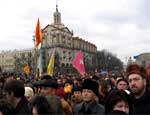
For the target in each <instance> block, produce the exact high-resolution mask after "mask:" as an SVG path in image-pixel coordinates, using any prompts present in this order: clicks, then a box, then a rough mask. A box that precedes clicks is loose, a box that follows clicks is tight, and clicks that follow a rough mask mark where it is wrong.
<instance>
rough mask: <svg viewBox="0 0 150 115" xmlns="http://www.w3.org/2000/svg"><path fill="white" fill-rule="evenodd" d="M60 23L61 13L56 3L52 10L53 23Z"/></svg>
mask: <svg viewBox="0 0 150 115" xmlns="http://www.w3.org/2000/svg"><path fill="white" fill-rule="evenodd" d="M60 24H61V13H60V12H59V11H58V5H57V4H56V11H55V12H54V25H60Z"/></svg>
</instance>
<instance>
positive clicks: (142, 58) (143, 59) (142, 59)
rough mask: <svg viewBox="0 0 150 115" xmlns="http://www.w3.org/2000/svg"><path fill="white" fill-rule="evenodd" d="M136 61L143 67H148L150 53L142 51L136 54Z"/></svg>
mask: <svg viewBox="0 0 150 115" xmlns="http://www.w3.org/2000/svg"><path fill="white" fill-rule="evenodd" d="M134 58H135V60H136V61H135V62H136V63H138V64H140V65H142V66H143V67H145V68H146V67H147V66H148V65H149V64H150V53H142V54H140V55H138V56H135V57H134Z"/></svg>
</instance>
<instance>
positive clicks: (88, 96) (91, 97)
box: [74, 78, 105, 115]
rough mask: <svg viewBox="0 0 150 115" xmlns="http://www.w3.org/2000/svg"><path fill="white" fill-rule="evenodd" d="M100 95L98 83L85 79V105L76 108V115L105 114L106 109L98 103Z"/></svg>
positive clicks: (83, 86)
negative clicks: (97, 99)
mask: <svg viewBox="0 0 150 115" xmlns="http://www.w3.org/2000/svg"><path fill="white" fill-rule="evenodd" d="M98 95H99V93H98V83H97V82H96V81H93V80H92V79H90V78H88V79H85V80H84V81H83V83H82V96H83V103H81V104H80V105H77V106H75V107H74V114H80V115H81V114H83V115H87V114H89V115H93V114H103V113H104V111H105V109H104V107H103V106H102V105H101V104H99V103H98V102H97V101H96V98H97V96H98Z"/></svg>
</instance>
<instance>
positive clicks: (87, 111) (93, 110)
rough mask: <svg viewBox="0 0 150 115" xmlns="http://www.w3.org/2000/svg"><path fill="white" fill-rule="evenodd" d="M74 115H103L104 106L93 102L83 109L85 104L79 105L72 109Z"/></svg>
mask: <svg viewBox="0 0 150 115" xmlns="http://www.w3.org/2000/svg"><path fill="white" fill-rule="evenodd" d="M73 112H74V114H76V115H79V114H80V115H93V114H100V115H102V114H104V112H105V109H104V106H103V105H101V104H98V102H96V101H93V102H90V103H88V107H87V108H86V107H85V103H81V104H79V105H77V106H75V107H74V110H73Z"/></svg>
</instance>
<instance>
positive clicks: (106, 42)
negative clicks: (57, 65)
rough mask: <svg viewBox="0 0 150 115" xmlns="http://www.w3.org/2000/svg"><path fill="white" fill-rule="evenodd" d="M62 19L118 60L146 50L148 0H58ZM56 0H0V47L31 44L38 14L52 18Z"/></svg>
mask: <svg viewBox="0 0 150 115" xmlns="http://www.w3.org/2000/svg"><path fill="white" fill-rule="evenodd" d="M57 2H58V9H59V11H60V12H61V18H62V23H63V24H65V26H67V27H68V28H69V29H70V30H73V32H74V36H79V37H81V38H83V39H85V40H86V41H90V42H92V43H94V44H96V46H97V48H98V50H103V49H106V50H108V51H109V52H112V53H114V54H116V55H117V57H118V58H120V59H121V60H122V61H124V62H125V61H126V58H127V57H130V56H135V55H138V54H141V53H145V52H150V0H58V1H57ZM55 6H56V0H3V1H1V2H0V15H1V16H0V33H1V35H0V51H2V50H12V49H26V48H33V47H34V43H33V41H32V39H33V37H32V36H33V34H34V31H35V27H36V23H37V19H38V17H39V18H40V23H41V27H42V28H44V27H45V26H46V25H47V24H51V23H52V22H53V12H54V11H55Z"/></svg>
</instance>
